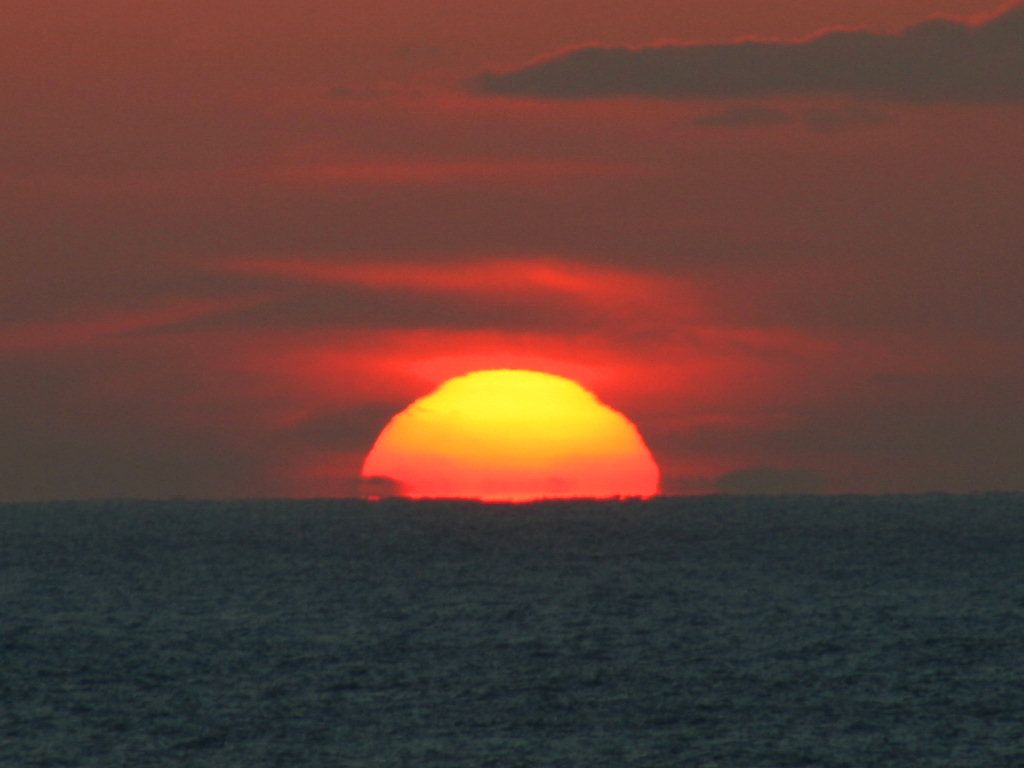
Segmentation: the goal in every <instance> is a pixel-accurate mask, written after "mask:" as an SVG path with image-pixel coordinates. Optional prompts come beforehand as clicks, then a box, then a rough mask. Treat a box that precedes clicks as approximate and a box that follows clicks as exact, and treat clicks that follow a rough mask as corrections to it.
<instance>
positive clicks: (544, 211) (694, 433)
mask: <svg viewBox="0 0 1024 768" xmlns="http://www.w3.org/2000/svg"><path fill="white" fill-rule="evenodd" d="M4 15H5V19H4V24H3V26H2V28H0V68H2V71H3V72H4V77H3V78H0V107H2V112H0V170H2V173H0V211H2V218H0V500H4V499H8V500H12V499H37V498H69V497H95V496H152V497H162V496H216V497H221V496H253V495H299V496H306V495H328V494H347V493H351V492H353V489H354V488H355V487H356V486H355V482H354V480H355V477H356V475H357V473H358V469H359V466H360V463H361V461H362V458H363V456H364V455H365V454H366V452H367V451H368V450H369V447H370V445H371V444H372V442H373V439H374V437H375V436H376V434H377V432H378V431H379V430H380V429H381V427H383V426H384V424H385V423H386V422H387V420H388V418H389V417H390V416H391V415H392V414H393V413H394V412H396V411H398V410H400V409H401V408H402V407H404V406H405V405H406V404H407V403H408V402H409V401H410V400H412V399H413V398H415V397H417V396H419V395H422V394H424V393H426V392H427V391H429V390H430V389H432V388H433V387H434V386H436V385H437V384H439V383H440V382H441V381H442V380H444V379H445V378H447V377H448V376H451V375H455V374H458V373H463V372H465V371H468V370H473V369H477V368H490V367H528V368H537V369H541V370H546V371H550V372H553V373H558V374H563V375H568V376H571V377H572V378H574V379H577V380H578V381H580V382H581V383H583V384H584V385H586V386H588V387H589V388H591V389H593V390H594V391H595V392H597V393H598V394H599V395H600V396H601V397H602V398H603V399H604V400H605V401H607V402H608V403H610V404H611V405H613V406H615V407H616V408H618V409H619V410H621V411H623V412H624V413H626V414H627V415H629V416H630V417H631V418H632V419H633V420H634V421H635V422H636V423H637V425H638V426H639V428H640V430H641V432H642V433H643V434H644V436H645V437H646V438H647V440H648V442H649V444H650V446H651V448H652V450H653V452H654V454H655V456H656V458H657V460H658V462H659V463H660V465H661V467H662V470H663V474H664V478H665V482H664V490H665V491H667V492H673V493H677V492H685V493H688V492H707V491H714V490H716V489H726V490H754V491H757V490H775V489H783V490H784V489H787V488H791V489H794V490H800V489H814V488H819V489H824V490H829V491H836V492H846V491H865V492H881V491H924V490H949V491H968V490H1001V489H1024V352H1022V350H1024V299H1022V297H1024V264H1022V256H1024V253H1022V250H1024V249H1022V244H1024V213H1022V211H1024V131H1022V129H1021V126H1022V125H1024V5H1021V4H1019V3H1016V4H1014V3H1011V4H1010V5H1003V6H998V5H993V3H991V2H979V1H978V0H888V2H884V3H881V2H877V0H870V1H869V0H842V1H840V0H773V1H772V2H764V1H763V0H761V1H759V2H755V1H754V0H633V1H632V2H629V3H625V2H621V0H614V1H613V0H564V1H563V2H551V0H547V1H546V2H542V1H541V0H522V1H521V2H515V3H511V2H506V1H503V2H497V0H452V1H451V2H436V3H429V2H420V0H417V1H416V2H413V1H412V0H373V1H372V2H370V1H369V0H342V1H341V2H339V1H338V0H294V1H293V2H278V3H258V4H254V3H250V2H240V1H238V0H230V1H229V0H202V1H201V2H200V1H199V0H176V2H164V1H163V0H149V1H148V2H145V3H139V2H129V1H128V0H90V2H88V3H83V2H76V1H73V0H49V2H45V3H40V2H37V1H36V0H33V1H32V2H28V1H27V0H9V1H8V2H7V3H6V4H5V9H4ZM936 16H940V17H942V18H944V19H945V21H935V20H934V17H936ZM929 20H931V21H929Z"/></svg>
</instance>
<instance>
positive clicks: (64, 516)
mask: <svg viewBox="0 0 1024 768" xmlns="http://www.w3.org/2000/svg"><path fill="white" fill-rule="evenodd" d="M0 765H2V766H4V768H7V767H8V766H10V767H12V768H28V767H30V766H47V768H50V767H51V766H69V767H73V768H86V767H87V766H130V767H132V768H144V767H146V766H186V767H187V768H202V767H203V766H240V767H241V766H246V767H248V766H289V767H290V768H291V767H294V768H304V767H305V766H368V767H369V766H380V767H382V768H383V767H388V768H390V767H391V766H410V767H412V766H415V767H416V768H421V767H427V766H438V767H441V766H444V767H445V768H452V767H458V766H498V767H501V768H504V767H506V766H508V767H513V766H581V767H583V766H586V767H587V768H595V767H598V766H615V767H616V768H620V767H622V766H642V767H645V768H646V767H648V766H687V767H698V768H699V767H707V768H710V767H711V766H720V767H722V768H797V766H851V767H852V766H856V767H857V768H864V767H867V766H899V767H901V768H902V767H905V766H908V767H909V766H935V767H936V768H938V767H940V766H941V767H942V768H950V767H955V766H972V767H977V768H999V767H1000V766H1006V767H1007V768H1010V767H1011V766H1012V767H1013V768H1019V767H1020V766H1024V496H1014V495H982V496H971V497H952V496H942V495H932V496H901V497H885V498H868V497H828V498H814V497H801V498H739V497H711V498H693V499H656V500H653V501H649V502H640V501H620V502H558V503H555V502H551V503H539V504H531V505H522V506H494V505H489V506H488V505H479V504H471V503H442V502H436V503H416V502H403V501H384V502H377V503H373V502H354V501H309V502H296V501H266V502H231V503H227V502H224V503H208V502H204V503H199V502H159V503H156V502H129V501H122V502H103V503H98V502H97V503H61V504H38V505H29V504H21V505H6V506H0Z"/></svg>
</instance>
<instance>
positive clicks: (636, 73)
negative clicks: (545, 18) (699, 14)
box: [473, 4, 1024, 119]
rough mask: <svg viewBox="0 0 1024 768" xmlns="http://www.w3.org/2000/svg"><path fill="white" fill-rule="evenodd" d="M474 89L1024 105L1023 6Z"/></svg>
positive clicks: (600, 52)
mask: <svg viewBox="0 0 1024 768" xmlns="http://www.w3.org/2000/svg"><path fill="white" fill-rule="evenodd" d="M473 86H474V88H475V89H476V90H479V91H483V92H486V93H493V94H508V95H521V96H536V97H548V98H594V97H603V96H627V95H635V96H656V97H664V98H732V97H750V96H763V95H781V94H847V95H853V96H859V97H873V98H884V99H895V100H906V101H915V102H934V101H962V102H1018V101H1021V100H1022V99H1024V5H1021V4H1016V5H1014V6H1012V7H1010V8H1008V9H1006V10H1005V11H1004V12H1002V13H1000V14H997V15H996V16H994V17H992V18H991V19H989V20H988V21H986V22H983V23H980V24H977V25H974V24H968V23H964V22H958V21H953V20H947V19H932V20H929V21H926V22H924V23H922V24H918V25H916V26H913V27H910V28H908V29H906V30H904V31H903V32H902V33H900V34H895V35H883V34H875V33H871V32H867V31H856V30H855V31H846V30H842V31H833V32H827V33H823V34H821V35H818V36H816V37H813V38H810V39H807V40H802V41H796V42H768V41H764V42H762V41H739V42H732V43H724V44H716V45H705V44H689V45H658V46H649V47H643V48H611V47H599V46H593V47H587V48H580V49H576V50H572V51H569V52H567V53H563V54H559V55H556V56H553V57H551V58H547V59H544V60H541V61H538V62H536V63H534V64H530V65H528V66H526V67H523V68H521V69H518V70H514V71H511V72H506V73H487V74H484V75H482V76H481V77H479V78H478V79H477V80H476V81H475V82H474V83H473ZM760 117H761V118H762V119H764V118H765V115H763V114H762V115H761V116H760Z"/></svg>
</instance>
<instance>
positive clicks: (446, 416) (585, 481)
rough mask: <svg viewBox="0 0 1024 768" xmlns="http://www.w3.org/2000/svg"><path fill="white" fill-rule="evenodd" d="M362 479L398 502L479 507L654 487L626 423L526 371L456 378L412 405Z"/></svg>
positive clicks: (646, 457)
mask: <svg viewBox="0 0 1024 768" xmlns="http://www.w3.org/2000/svg"><path fill="white" fill-rule="evenodd" d="M362 475H363V477H364V478H366V479H367V480H368V481H369V482H370V483H371V484H372V483H373V482H376V483H377V484H378V485H379V486H380V487H382V488H387V492H389V493H394V494H397V495H402V496H410V497H414V498H442V497H448V498H451V497H459V498H477V499H482V500H486V501H528V500H531V499H538V498H572V497H593V498H607V497H612V496H652V495H654V494H655V493H657V492H658V481H659V470H658V466H657V464H655V462H654V459H653V457H652V456H651V452H650V450H649V449H648V448H647V445H646V444H645V443H644V441H643V438H642V437H641V436H640V433H639V432H638V431H637V428H636V427H635V426H634V425H633V423H632V422H630V421H629V419H627V418H626V417H625V416H623V415H622V414H621V413H619V412H618V411H616V410H614V409H612V408H610V407H608V406H607V405H605V404H603V403H602V402H600V401H599V400H598V399H597V397H595V396H594V395H593V394H592V393H591V392H588V391H587V390H586V389H584V388H583V387H581V386H580V385H579V384H577V383H576V382H574V381H571V380H569V379H566V378H563V377H561V376H554V375H552V374H548V373H540V372H537V371H524V370H492V371H477V372H475V373H470V374H467V375H465V376H458V377H456V378H453V379H449V380H448V381H446V382H445V383H444V384H442V385H441V386H440V387H438V389H436V390H435V391H434V392H432V393H430V394H429V395H427V396H425V397H422V398H420V399H418V400H416V401H415V402H414V403H412V404H411V405H410V406H409V407H408V408H406V409H405V410H404V411H402V412H401V413H399V414H398V415H396V416H395V417H394V418H393V419H391V421H390V423H389V424H388V425H387V426H386V427H385V428H384V430H383V431H382V432H381V434H380V436H379V437H378V438H377V441H376V443H375V444H374V446H373V449H372V450H371V451H370V453H369V455H368V456H367V457H366V461H365V463H364V465H363V470H362ZM370 495H375V494H374V493H372V492H371V494H370Z"/></svg>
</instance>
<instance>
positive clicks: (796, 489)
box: [717, 467, 825, 495]
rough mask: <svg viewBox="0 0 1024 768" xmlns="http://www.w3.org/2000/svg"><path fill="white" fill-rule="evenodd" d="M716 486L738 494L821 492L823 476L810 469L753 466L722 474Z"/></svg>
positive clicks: (720, 489)
mask: <svg viewBox="0 0 1024 768" xmlns="http://www.w3.org/2000/svg"><path fill="white" fill-rule="evenodd" d="M717 487H718V490H719V491H721V492H722V493H739V494H772V495H775V494H787V495H788V494H805V493H822V492H823V491H824V490H825V478H824V477H822V475H821V474H819V473H818V472H813V471H810V470H802V469H774V468H771V467H753V468H750V469H739V470H736V471H735V472H729V473H728V474H726V475H723V476H722V477H720V478H719V479H718V483H717Z"/></svg>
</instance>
